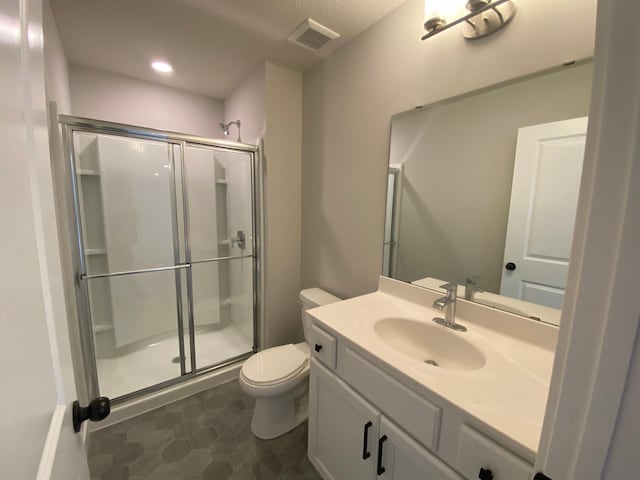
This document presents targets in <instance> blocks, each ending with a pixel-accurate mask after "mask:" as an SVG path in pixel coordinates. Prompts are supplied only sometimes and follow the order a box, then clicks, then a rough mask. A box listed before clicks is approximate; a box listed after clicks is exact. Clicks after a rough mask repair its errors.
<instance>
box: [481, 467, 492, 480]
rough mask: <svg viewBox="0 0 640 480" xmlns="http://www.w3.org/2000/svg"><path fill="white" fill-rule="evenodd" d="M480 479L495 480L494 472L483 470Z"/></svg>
mask: <svg viewBox="0 0 640 480" xmlns="http://www.w3.org/2000/svg"><path fill="white" fill-rule="evenodd" d="M478 478H479V479H480V480H493V472H492V471H491V470H489V469H488V468H481V469H480V473H478Z"/></svg>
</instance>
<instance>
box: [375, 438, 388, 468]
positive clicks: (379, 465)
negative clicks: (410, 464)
mask: <svg viewBox="0 0 640 480" xmlns="http://www.w3.org/2000/svg"><path fill="white" fill-rule="evenodd" d="M386 441H387V436H386V435H383V436H381V437H380V439H379V440H378V469H377V472H378V475H382V474H383V473H384V472H386V471H387V470H386V469H385V468H384V467H383V466H382V447H383V444H384V442H386Z"/></svg>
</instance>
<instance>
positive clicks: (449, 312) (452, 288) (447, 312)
mask: <svg viewBox="0 0 640 480" xmlns="http://www.w3.org/2000/svg"><path fill="white" fill-rule="evenodd" d="M440 288H444V289H445V290H446V291H447V296H446V297H441V298H438V299H437V300H436V301H434V302H433V306H434V307H435V308H437V309H438V310H441V311H443V312H444V318H441V317H434V318H433V321H434V322H435V323H437V324H438V325H442V326H445V327H447V328H452V329H453V330H456V331H458V332H466V331H467V328H466V327H464V326H462V325H460V324H459V323H456V300H457V294H458V284H457V283H446V284H444V285H440Z"/></svg>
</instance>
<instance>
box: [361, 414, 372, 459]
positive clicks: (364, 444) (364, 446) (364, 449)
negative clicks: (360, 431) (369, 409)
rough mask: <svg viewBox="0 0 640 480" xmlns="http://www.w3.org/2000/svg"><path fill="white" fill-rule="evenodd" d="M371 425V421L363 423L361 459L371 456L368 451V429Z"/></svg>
mask: <svg viewBox="0 0 640 480" xmlns="http://www.w3.org/2000/svg"><path fill="white" fill-rule="evenodd" d="M372 426H373V422H367V423H365V424H364V438H363V439H362V459H363V460H366V459H367V458H369V457H370V456H371V453H370V452H369V447H368V445H367V444H368V443H369V429H370V428H371V427H372Z"/></svg>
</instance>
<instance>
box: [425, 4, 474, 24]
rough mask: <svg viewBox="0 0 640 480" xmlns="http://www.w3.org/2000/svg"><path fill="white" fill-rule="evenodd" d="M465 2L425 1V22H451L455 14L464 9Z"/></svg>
mask: <svg viewBox="0 0 640 480" xmlns="http://www.w3.org/2000/svg"><path fill="white" fill-rule="evenodd" d="M465 4H466V1H465V0H424V19H425V21H428V20H431V19H434V18H443V19H444V20H445V21H448V20H451V19H452V18H453V16H454V14H455V13H456V12H458V11H460V10H462V9H463V8H464V5H465Z"/></svg>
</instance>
